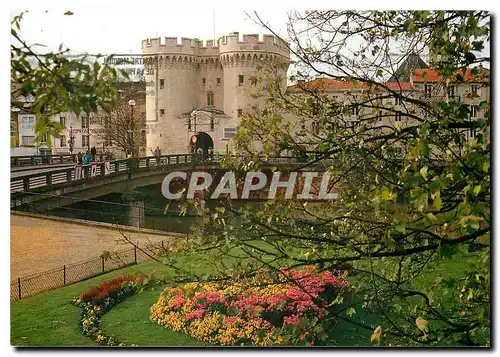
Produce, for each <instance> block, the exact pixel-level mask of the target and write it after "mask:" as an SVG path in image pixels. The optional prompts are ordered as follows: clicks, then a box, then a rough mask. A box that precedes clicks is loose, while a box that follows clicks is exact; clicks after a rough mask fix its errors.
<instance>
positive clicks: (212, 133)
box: [142, 32, 290, 153]
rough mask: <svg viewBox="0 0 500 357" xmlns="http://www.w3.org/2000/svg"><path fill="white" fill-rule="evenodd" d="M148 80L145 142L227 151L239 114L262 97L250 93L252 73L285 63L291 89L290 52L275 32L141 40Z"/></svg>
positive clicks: (175, 149)
mask: <svg viewBox="0 0 500 357" xmlns="http://www.w3.org/2000/svg"><path fill="white" fill-rule="evenodd" d="M142 55H143V63H144V74H145V80H146V126H147V129H146V140H147V146H148V149H149V150H154V149H155V148H156V147H160V149H161V151H162V153H179V152H189V151H190V150H196V149H199V148H200V147H201V148H202V149H203V150H204V151H205V152H206V151H207V150H208V149H209V148H212V150H214V151H215V152H224V151H226V150H227V145H228V142H229V140H230V139H231V137H232V136H233V135H234V133H235V131H236V126H237V124H238V122H239V120H240V117H241V116H242V115H243V114H244V113H245V112H246V111H247V110H250V108H252V107H253V106H259V105H260V104H259V103H263V100H264V99H263V98H256V97H255V96H252V95H251V91H252V90H253V88H252V83H251V81H250V77H252V76H256V75H258V71H259V67H260V66H259V65H261V64H262V63H264V62H265V61H277V62H280V63H283V64H285V66H283V67H282V68H281V69H280V70H279V72H281V73H278V75H279V76H280V78H283V87H284V88H286V70H287V68H288V64H289V62H290V51H289V49H288V46H287V44H286V43H285V42H283V41H282V40H281V39H279V38H277V37H275V36H273V35H264V36H263V37H262V38H259V35H243V36H242V37H241V38H240V35H239V33H238V32H233V33H231V34H229V35H228V36H223V37H221V38H219V39H218V40H217V41H215V42H214V41H213V40H209V41H206V45H205V46H204V44H203V42H202V41H200V40H198V39H190V38H181V39H180V42H179V41H178V39H177V38H175V37H165V38H152V39H147V40H144V41H142Z"/></svg>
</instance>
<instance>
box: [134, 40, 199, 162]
mask: <svg viewBox="0 0 500 357" xmlns="http://www.w3.org/2000/svg"><path fill="white" fill-rule="evenodd" d="M198 47H199V41H198V40H197V39H190V38H181V41H180V42H179V41H178V40H177V38H176V37H165V38H164V42H162V41H161V38H153V39H147V40H144V41H142V55H143V64H144V73H145V80H146V127H147V129H146V146H147V151H148V154H150V155H151V150H152V151H154V150H155V149H156V147H160V149H161V151H162V153H163V154H166V153H179V152H186V149H185V147H186V143H187V142H188V140H189V135H188V132H187V130H186V128H187V124H186V123H185V120H184V119H183V114H185V113H189V112H190V111H192V110H193V109H195V108H196V104H197V99H198V98H197V91H196V90H195V88H196V84H197V79H198V76H197V65H198V58H197V52H198Z"/></svg>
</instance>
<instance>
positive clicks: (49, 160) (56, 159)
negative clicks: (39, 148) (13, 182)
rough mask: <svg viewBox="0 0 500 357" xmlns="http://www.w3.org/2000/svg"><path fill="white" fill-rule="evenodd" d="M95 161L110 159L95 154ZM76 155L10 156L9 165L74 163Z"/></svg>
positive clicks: (106, 156)
mask: <svg viewBox="0 0 500 357" xmlns="http://www.w3.org/2000/svg"><path fill="white" fill-rule="evenodd" d="M96 158H97V161H104V160H108V159H110V156H109V155H105V154H98V155H96ZM77 161H78V155H76V154H62V155H57V154H56V155H36V156H11V157H10V166H11V167H22V166H40V165H59V164H76V163H77Z"/></svg>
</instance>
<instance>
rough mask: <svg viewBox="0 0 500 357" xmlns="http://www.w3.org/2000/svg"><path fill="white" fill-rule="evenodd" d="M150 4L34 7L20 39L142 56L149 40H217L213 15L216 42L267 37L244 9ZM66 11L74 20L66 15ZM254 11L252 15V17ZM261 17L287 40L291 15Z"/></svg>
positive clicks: (277, 13)
mask: <svg viewBox="0 0 500 357" xmlns="http://www.w3.org/2000/svg"><path fill="white" fill-rule="evenodd" d="M145 4H146V5H145V6H123V7H117V6H116V5H113V4H109V3H107V2H106V3H105V4H104V5H103V6H101V7H100V9H99V10H96V9H95V8H94V7H92V6H88V5H85V4H81V5H70V6H64V7H61V6H57V7H55V6H47V7H44V6H43V5H38V6H36V7H34V6H33V5H31V6H29V8H28V11H29V12H28V13H26V14H25V15H24V18H23V22H22V26H21V35H22V36H23V37H24V39H25V40H27V42H28V43H35V42H37V43H43V44H45V45H46V46H48V47H49V49H51V50H57V49H58V47H59V45H60V44H61V43H64V45H65V46H66V47H68V48H70V49H71V50H72V51H75V52H88V53H91V54H97V53H103V54H111V53H127V54H128V53H135V54H139V53H141V41H142V40H143V39H146V38H148V37H158V36H161V37H190V38H198V39H200V40H209V39H212V38H213V35H214V21H213V17H214V13H215V36H216V38H219V37H220V36H223V35H226V34H228V33H230V32H234V31H236V32H240V33H268V31H266V29H264V28H262V27H261V26H259V25H257V24H255V22H254V21H252V20H251V19H250V18H249V17H248V16H247V15H246V14H245V12H244V10H241V9H240V10H226V9H223V8H222V7H220V8H219V9H217V8H215V9H213V8H209V7H206V8H201V9H200V10H194V11H192V10H181V9H172V7H171V6H170V5H169V4H168V3H167V2H165V3H164V4H156V3H155V4H154V6H148V5H147V2H145ZM193 7H194V8H199V7H198V6H193ZM23 10H25V8H22V7H14V8H12V9H11V16H14V15H15V14H17V13H18V12H20V11H23ZM45 10H48V12H46V11H45ZM67 10H71V11H72V12H73V13H74V15H72V16H65V15H64V12H66V11H67ZM153 10H154V11H153ZM252 11H253V10H251V9H249V10H248V12H249V13H251V12H252ZM259 16H261V17H262V18H263V19H265V20H266V21H268V22H269V23H271V24H272V26H273V29H274V30H275V31H278V32H279V34H280V35H283V36H285V35H286V19H287V11H286V10H278V11H277V10H272V11H271V10H267V11H266V10H264V11H259Z"/></svg>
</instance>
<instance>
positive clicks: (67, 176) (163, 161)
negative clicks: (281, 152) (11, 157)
mask: <svg viewBox="0 0 500 357" xmlns="http://www.w3.org/2000/svg"><path fill="white" fill-rule="evenodd" d="M226 157H227V156H225V155H216V154H212V155H208V154H203V155H200V154H173V155H161V156H159V157H158V156H146V157H141V158H137V159H133V158H129V159H121V160H114V161H108V162H107V161H102V162H94V163H91V164H87V165H75V166H74V167H66V168H61V169H55V170H51V171H44V172H37V173H31V174H29V173H27V174H25V175H20V176H16V177H13V178H11V181H10V191H11V193H17V192H23V191H24V192H27V191H30V190H32V189H39V188H43V187H53V186H60V185H65V184H70V183H77V182H84V181H85V182H88V181H91V180H95V179H98V178H102V177H105V176H108V175H115V174H117V173H120V172H121V173H125V172H130V171H135V170H138V171H141V170H149V169H153V168H164V167H167V166H174V165H181V164H193V166H196V165H201V164H211V163H212V164H213V163H220V162H221V161H222V160H223V159H224V158H226ZM232 157H233V158H234V159H238V160H241V161H242V162H246V161H247V160H248V159H247V158H245V157H241V156H232ZM260 159H261V160H262V161H263V162H264V163H266V164H271V165H276V164H300V163H306V162H307V160H305V161H304V158H300V157H292V156H282V157H275V158H267V159H265V158H260ZM108 165H109V166H108ZM106 167H107V168H106Z"/></svg>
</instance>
